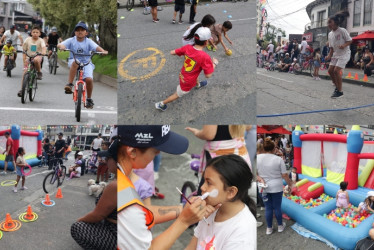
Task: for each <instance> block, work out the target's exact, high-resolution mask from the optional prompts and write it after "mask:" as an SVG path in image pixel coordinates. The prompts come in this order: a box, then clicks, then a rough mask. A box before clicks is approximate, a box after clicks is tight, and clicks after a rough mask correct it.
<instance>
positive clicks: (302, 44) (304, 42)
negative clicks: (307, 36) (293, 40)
mask: <svg viewBox="0 0 374 250" xmlns="http://www.w3.org/2000/svg"><path fill="white" fill-rule="evenodd" d="M307 46H308V43H307V42H306V41H305V40H303V41H302V42H301V47H302V48H303V49H302V50H301V53H302V54H304V53H305V50H306V48H307Z"/></svg>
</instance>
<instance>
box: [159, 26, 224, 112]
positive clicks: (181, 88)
mask: <svg viewBox="0 0 374 250" xmlns="http://www.w3.org/2000/svg"><path fill="white" fill-rule="evenodd" d="M210 38H211V33H210V29H209V28H206V27H200V28H198V29H197V31H196V32H195V45H194V46H192V45H185V46H183V47H182V48H179V49H176V50H173V51H171V52H170V54H172V55H178V56H182V55H184V64H183V67H182V69H181V72H180V74H179V85H178V87H177V91H176V92H175V93H174V94H172V95H171V96H169V97H168V98H166V99H165V100H163V101H162V102H157V103H156V104H155V106H156V109H160V110H162V111H165V110H166V109H167V105H166V104H167V103H169V102H172V101H175V100H176V99H178V98H179V97H182V96H184V95H186V94H188V93H189V92H190V90H191V89H192V88H193V87H195V86H196V88H197V89H200V88H202V87H205V86H206V85H207V84H208V81H206V80H204V81H201V82H200V83H199V82H198V77H199V74H200V72H201V71H202V70H204V74H205V77H206V78H209V77H211V76H212V74H213V71H214V69H215V67H216V66H217V64H218V60H217V59H216V58H213V60H212V59H211V58H210V56H209V55H208V54H207V53H206V52H204V51H203V49H204V48H205V47H206V46H207V45H208V41H209V39H210Z"/></svg>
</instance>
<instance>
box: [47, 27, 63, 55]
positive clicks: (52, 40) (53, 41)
mask: <svg viewBox="0 0 374 250" xmlns="http://www.w3.org/2000/svg"><path fill="white" fill-rule="evenodd" d="M59 42H62V39H61V37H60V36H59V35H58V34H57V28H56V27H52V29H51V33H49V35H48V59H49V58H50V57H51V55H52V51H53V48H56V47H57V44H58V43H59Z"/></svg>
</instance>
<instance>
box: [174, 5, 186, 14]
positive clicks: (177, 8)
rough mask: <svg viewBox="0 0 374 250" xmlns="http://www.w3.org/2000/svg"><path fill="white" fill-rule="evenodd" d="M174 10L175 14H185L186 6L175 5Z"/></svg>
mask: <svg viewBox="0 0 374 250" xmlns="http://www.w3.org/2000/svg"><path fill="white" fill-rule="evenodd" d="M174 10H175V12H178V11H179V13H180V14H183V13H184V4H183V5H181V4H175V7H174Z"/></svg>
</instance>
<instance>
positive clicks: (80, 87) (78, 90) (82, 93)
mask: <svg viewBox="0 0 374 250" xmlns="http://www.w3.org/2000/svg"><path fill="white" fill-rule="evenodd" d="M65 51H70V52H71V53H72V54H73V57H74V61H75V63H76V64H77V65H78V69H77V76H76V82H75V85H74V91H73V100H74V103H75V117H76V119H77V122H80V120H81V105H82V102H83V105H84V106H85V107H86V83H85V81H84V80H83V72H84V67H85V66H87V65H88V64H90V63H91V60H92V57H93V56H94V55H96V54H98V55H102V54H105V53H104V52H96V51H91V54H90V55H82V54H76V53H74V52H73V51H71V50H70V49H65ZM76 56H89V57H90V60H88V61H87V62H86V63H84V62H80V61H79V60H78V59H77V58H76Z"/></svg>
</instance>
